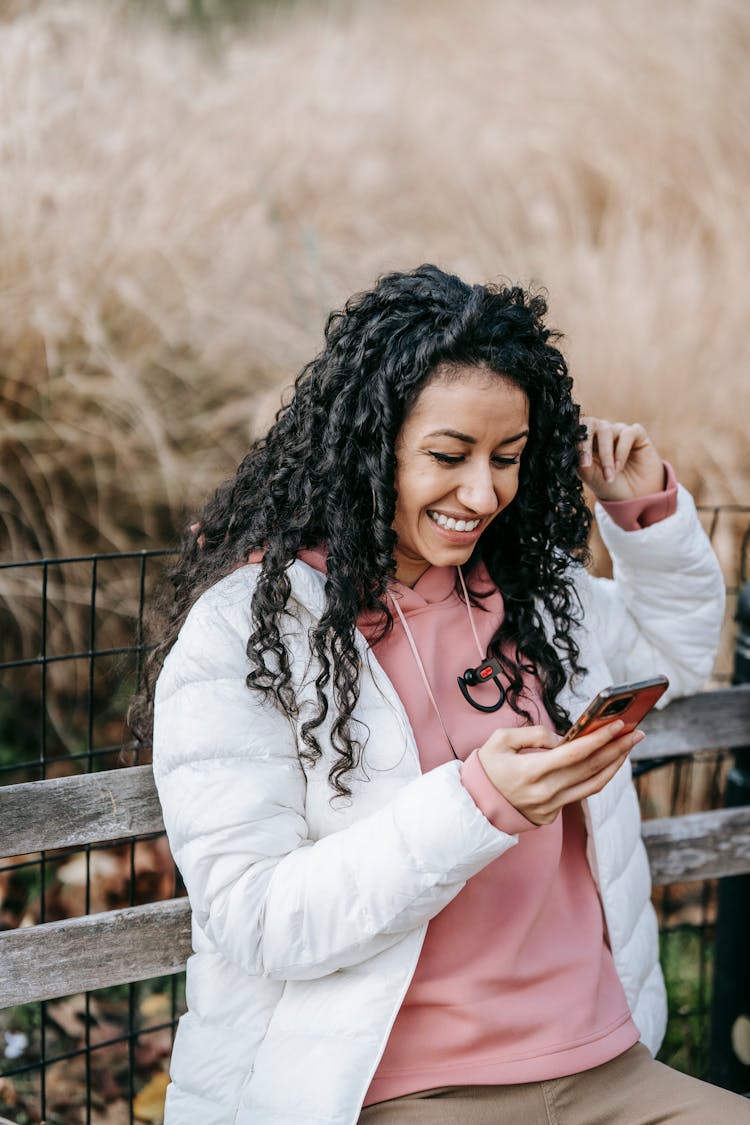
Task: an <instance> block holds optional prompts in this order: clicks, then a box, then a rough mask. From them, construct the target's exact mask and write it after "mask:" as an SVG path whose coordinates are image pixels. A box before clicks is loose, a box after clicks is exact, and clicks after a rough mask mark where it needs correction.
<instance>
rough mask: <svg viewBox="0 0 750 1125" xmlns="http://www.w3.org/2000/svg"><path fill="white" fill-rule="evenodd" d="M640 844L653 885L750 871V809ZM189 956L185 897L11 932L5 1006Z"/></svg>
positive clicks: (1, 981) (151, 973)
mask: <svg viewBox="0 0 750 1125" xmlns="http://www.w3.org/2000/svg"><path fill="white" fill-rule="evenodd" d="M643 838H644V842H645V844H646V848H647V851H648V854H649V862H650V864H651V873H652V878H653V881H654V885H655V886H662V885H665V884H667V883H674V882H690V881H692V880H700V879H707V878H714V877H718V876H723V875H738V874H748V873H750V806H748V807H744V808H739V809H719V810H715V811H713V812H706V813H693V814H691V815H689V816H681V817H667V818H663V819H659V820H651V821H646V822H645V823H644V825H643ZM190 952H191V941H190V905H189V903H188V900H187V899H186V898H180V899H170V900H168V901H166V902H156V903H152V904H150V905H148V906H136V907H129V908H126V909H124V910H111V911H107V912H106V913H102V914H94V915H89V916H87V917H84V918H75V919H71V920H69V921H64V922H49V923H46V924H45V925H40V926H29V927H25V928H23V929H20V930H9V931H7V932H5V933H0V1008H4V1007H10V1006H12V1005H14V1004H21V1003H31V1002H33V1001H36V1000H50V999H54V998H55V997H56V996H67V995H70V994H71V993H75V992H83V991H86V990H88V989H93V988H105V987H107V986H108V985H112V984H126V983H128V982H130V981H135V980H147V979H149V978H151V977H155V976H164V975H168V974H171V973H177V972H179V971H180V970H181V969H183V968H184V966H185V961H186V960H187V958H188V956H189V955H190ZM0 1125H2V1122H0Z"/></svg>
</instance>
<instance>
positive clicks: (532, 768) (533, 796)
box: [479, 719, 644, 825]
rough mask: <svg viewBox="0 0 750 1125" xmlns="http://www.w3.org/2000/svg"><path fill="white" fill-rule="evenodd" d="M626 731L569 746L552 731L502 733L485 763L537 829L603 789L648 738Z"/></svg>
mask: <svg viewBox="0 0 750 1125" xmlns="http://www.w3.org/2000/svg"><path fill="white" fill-rule="evenodd" d="M624 725H625V724H624V723H622V722H621V721H620V720H619V719H618V720H615V721H614V722H612V723H607V725H606V726H603V727H599V728H598V730H595V731H594V732H593V733H592V734H585V735H583V736H582V737H581V738H575V739H572V740H571V741H570V742H565V743H563V744H561V738H560V735H559V734H555V733H554V731H551V730H549V729H548V728H547V727H511V728H510V729H503V730H496V731H495V732H494V734H491V735H490V737H489V738H488V739H487V741H486V742H485V743H484V745H483V746H481V747H480V748H479V760H480V761H481V763H482V765H483V767H484V771H485V773H486V774H487V776H488V777H489V779H490V781H491V782H492V784H493V785H494V786H495V788H496V789H497V790H499V792H500V793H502V795H503V796H504V797H505V799H506V800H507V801H509V802H510V803H511V805H513V807H514V808H516V809H517V810H518V812H520V813H521V814H522V815H523V816H525V817H526V819H527V820H530V821H532V823H533V824H536V825H541V824H551V823H552V821H553V820H554V819H555V817H556V816H557V814H558V813H559V812H560V809H562V808H563V807H564V806H565V805H570V804H572V803H573V802H574V801H581V800H583V798H584V797H590V796H591V795H592V793H598V792H599V790H600V789H603V788H604V786H605V785H606V784H607V782H608V781H609V780H610V778H611V777H614V775H615V774H616V773H617V771H618V769H619V768H620V766H621V765H622V764H623V762H624V761H625V759H626V758H627V756H628V754H629V753H630V751H631V750H632V749H633V747H634V746H635V745H636V744H637V743H639V742H640V741H641V739H642V738H643V737H644V735H643V732H642V731H630V732H629V733H628V734H625V735H621V734H620V731H622V729H623V727H624ZM521 750H529V751H532V752H531V753H526V754H522V753H520V751H521ZM533 751H540V752H539V753H534V752H533Z"/></svg>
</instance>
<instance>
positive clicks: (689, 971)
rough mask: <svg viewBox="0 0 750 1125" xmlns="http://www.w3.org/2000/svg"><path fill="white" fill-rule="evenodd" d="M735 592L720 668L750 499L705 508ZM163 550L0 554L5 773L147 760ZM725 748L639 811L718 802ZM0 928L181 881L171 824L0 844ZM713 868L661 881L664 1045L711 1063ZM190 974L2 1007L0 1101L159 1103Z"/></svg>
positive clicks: (127, 900) (117, 1115) (683, 769)
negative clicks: (148, 670)
mask: <svg viewBox="0 0 750 1125" xmlns="http://www.w3.org/2000/svg"><path fill="white" fill-rule="evenodd" d="M701 518H702V520H703V522H704V526H705V527H706V529H707V531H708V532H709V534H710V535H711V538H712V541H713V542H714V545H715V548H716V550H717V554H718V555H719V558H720V560H721V562H722V565H723V568H724V573H725V578H726V583H727V593H728V607H727V618H726V622H725V630H724V636H723V640H722V646H721V650H720V653H719V657H718V660H717V665H716V673H715V679H716V682H717V683H718V684H722V683H727V682H728V681H729V680H730V678H731V666H732V645H733V636H734V626H733V621H732V618H733V615H734V608H735V605H736V599H737V593H738V589H739V585H740V582H741V581H743V580H744V579H745V578H746V577H747V567H746V556H747V553H748V544H749V542H750V507H748V506H739V505H731V506H728V505H724V506H717V507H706V508H703V509H701ZM169 554H170V552H168V551H143V552H132V553H124V554H108V555H92V556H81V557H76V558H63V559H43V560H37V561H33V562H22V563H5V564H0V786H3V785H8V784H13V783H18V782H26V781H36V780H42V779H46V778H52V777H61V776H67V775H70V774H74V773H83V772H95V771H98V770H104V769H116V768H118V767H120V766H132V765H144V764H148V762H149V761H150V751H149V749H148V748H143V747H139V746H138V745H136V744H135V743H134V742H133V740H132V738H131V736H130V735H129V733H128V731H127V729H126V726H125V721H124V716H125V712H126V709H127V705H128V702H129V700H130V698H131V697H132V694H133V692H134V691H135V690H136V689H137V688H138V687H139V685H140V681H141V676H142V672H143V662H144V658H145V645H144V612H145V610H146V607H147V606H148V603H149V597H150V595H151V593H152V591H153V588H154V584H155V582H157V581H158V579H159V578H160V576H161V574H162V573H163V570H164V567H165V564H166V563H167V562H168V556H169ZM729 759H730V755H728V754H726V753H724V752H723V751H722V750H721V748H717V750H716V751H715V752H711V753H706V754H701V755H697V756H695V757H694V758H693V759H690V760H686V761H683V762H680V763H678V764H670V765H666V766H664V767H663V768H661V769H659V770H655V771H653V772H650V773H647V774H645V775H644V776H642V777H640V778H638V779H637V787H638V790H639V796H640V800H641V807H642V810H643V814H644V817H651V816H669V815H678V814H681V813H685V812H696V811H699V810H701V809H707V808H716V807H719V806H721V804H722V796H723V790H724V782H725V777H726V773H727V770H728V768H729V765H730V761H729ZM0 863H2V866H0V928H3V929H10V928H14V927H17V926H24V925H34V924H36V923H39V922H46V921H54V920H58V919H62V918H74V917H82V916H84V915H86V914H91V913H96V912H99V911H102V910H111V909H115V908H117V907H121V906H135V905H140V904H142V903H147V902H154V901H159V900H161V899H167V898H172V897H175V896H177V895H180V894H182V893H184V890H183V888H182V886H181V883H180V880H179V875H178V873H177V871H176V869H175V867H174V863H173V861H172V859H171V855H170V853H169V848H168V845H167V843H166V839H165V837H164V835H163V834H161V835H151V836H147V837H139V838H137V839H130V840H126V841H118V842H117V843H115V844H106V845H89V846H87V847H85V848H75V849H72V848H69V849H58V850H56V851H52V852H45V853H41V854H35V855H27V856H20V857H17V858H16V859H15V860H8V861H0ZM716 897H717V881H716V880H710V881H707V882H705V883H690V884H684V885H673V886H670V887H665V888H660V889H659V890H658V891H657V892H656V895H655V902H656V906H657V909H658V912H659V916H660V923H661V938H662V953H663V963H664V967H665V973H666V977H667V982H668V991H669V998H670V1022H669V1028H668V1031H667V1038H666V1040H665V1044H664V1047H663V1049H662V1053H661V1057H662V1058H663V1059H664V1061H666V1062H668V1063H670V1064H671V1065H673V1066H676V1067H678V1068H679V1069H682V1070H685V1071H687V1072H689V1073H691V1074H695V1075H698V1076H706V1074H707V1064H708V1037H709V1010H710V1003H711V980H712V968H713V965H712V953H713V942H714V931H715V922H716ZM184 987H185V985H184V974H178V975H176V976H168V977H163V978H160V979H157V980H149V981H142V982H139V983H137V984H130V985H122V986H117V987H114V988H107V989H99V990H97V991H93V992H89V993H86V994H83V995H77V996H69V997H64V998H61V999H58V1000H54V1001H46V1002H42V1003H35V1004H25V1005H22V1006H19V1007H15V1008H6V1009H3V1010H0V1116H5V1117H7V1118H9V1119H10V1120H12V1121H13V1122H16V1123H17V1125H31V1123H36V1122H46V1125H74V1123H75V1125H79V1123H85V1125H133V1123H134V1122H140V1121H145V1122H159V1121H161V1120H162V1109H163V1101H164V1091H165V1088H166V1084H167V1081H168V1078H167V1064H168V1059H169V1055H170V1053H171V1048H172V1042H173V1037H174V1029H175V1026H176V1021H177V1019H178V1018H179V1015H180V1014H181V1012H182V1011H183V1010H184V1007H185V1000H184Z"/></svg>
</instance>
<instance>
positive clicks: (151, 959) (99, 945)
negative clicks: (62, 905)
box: [0, 898, 192, 1008]
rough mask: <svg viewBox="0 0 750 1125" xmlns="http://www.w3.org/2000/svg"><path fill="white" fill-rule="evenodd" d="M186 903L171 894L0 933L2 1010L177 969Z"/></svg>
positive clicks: (186, 935) (184, 948)
mask: <svg viewBox="0 0 750 1125" xmlns="http://www.w3.org/2000/svg"><path fill="white" fill-rule="evenodd" d="M191 952H192V950H191V944H190V904H189V902H188V900H187V899H186V898H173V899H169V900H167V901H166V902H155V903H151V904H149V905H147V906H132V907H126V908H125V909H124V910H108V911H106V912H105V913H102V914H90V915H87V916H86V917H84V918H73V919H70V920H68V921H64V922H47V923H46V924H44V925H40V926H27V927H24V928H23V929H20V930H7V931H6V932H5V933H0V1008H8V1007H11V1006H12V1005H14V1004H27V1003H31V1002H32V1001H34V1000H52V999H54V997H56V996H69V995H71V994H72V993H76V992H85V991H87V990H89V989H93V988H106V987H107V986H108V985H112V984H128V983H130V981H135V980H148V979H150V978H151V977H158V976H166V975H169V974H171V973H179V972H180V970H181V969H183V968H184V967H185V962H186V960H187V958H188V957H189V956H190V953H191Z"/></svg>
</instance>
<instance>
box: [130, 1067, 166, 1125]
mask: <svg viewBox="0 0 750 1125" xmlns="http://www.w3.org/2000/svg"><path fill="white" fill-rule="evenodd" d="M168 1085H169V1075H168V1074H165V1073H164V1071H162V1070H160V1071H158V1073H156V1074H155V1075H154V1076H153V1078H151V1079H150V1080H149V1081H148V1082H147V1083H146V1085H145V1086H144V1087H143V1089H142V1090H141V1091H140V1093H138V1094H136V1096H135V1097H134V1098H133V1113H134V1114H135V1116H136V1117H137V1118H138V1120H139V1121H147V1122H149V1125H160V1123H161V1122H162V1121H163V1120H164V1099H165V1098H166V1096H167V1086H168Z"/></svg>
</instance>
